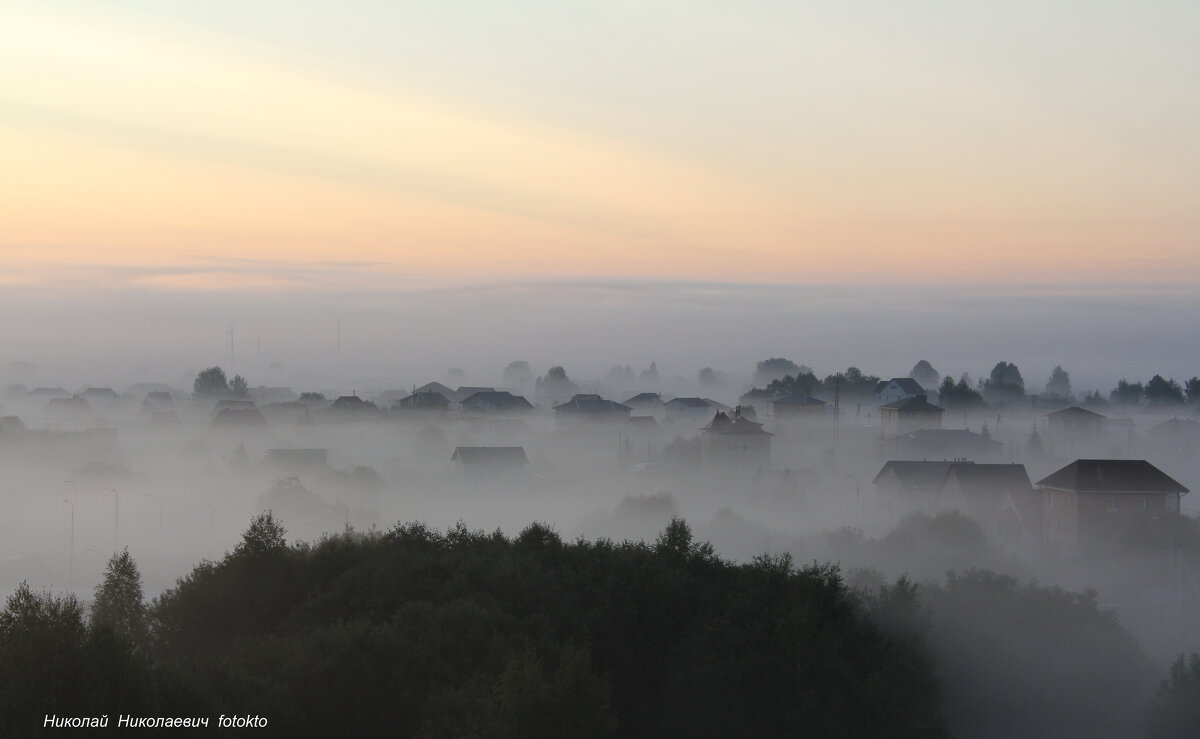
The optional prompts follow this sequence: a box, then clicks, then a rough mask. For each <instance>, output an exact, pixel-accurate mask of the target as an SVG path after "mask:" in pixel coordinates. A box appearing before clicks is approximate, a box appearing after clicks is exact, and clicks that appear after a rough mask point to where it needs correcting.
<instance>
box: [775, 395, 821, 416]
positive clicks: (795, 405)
mask: <svg viewBox="0 0 1200 739" xmlns="http://www.w3.org/2000/svg"><path fill="white" fill-rule="evenodd" d="M828 405H829V404H828V403H826V402H825V401H823V400H821V399H820V398H814V397H812V396H811V395H788V396H785V397H782V398H776V399H775V400H772V401H771V413H772V414H773V415H774V416H775V418H776V420H780V421H782V420H786V419H799V418H823V417H824V416H825V410H826V408H827V407H828Z"/></svg>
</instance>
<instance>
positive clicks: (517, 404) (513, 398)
mask: <svg viewBox="0 0 1200 739" xmlns="http://www.w3.org/2000/svg"><path fill="white" fill-rule="evenodd" d="M459 407H460V409H461V410H462V412H463V413H475V414H481V415H489V416H511V415H521V414H525V413H528V412H530V411H532V410H533V404H532V403H530V402H529V401H528V400H526V399H525V398H524V397H523V396H521V395H513V394H512V393H510V392H508V391H507V390H480V391H479V392H476V393H471V394H470V395H468V396H467V397H465V398H463V399H462V401H461V402H460V404H459Z"/></svg>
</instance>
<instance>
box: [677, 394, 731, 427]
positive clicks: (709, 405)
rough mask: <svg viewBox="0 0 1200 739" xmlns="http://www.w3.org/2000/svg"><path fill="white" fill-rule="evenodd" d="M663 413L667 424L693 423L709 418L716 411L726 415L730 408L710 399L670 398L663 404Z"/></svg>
mask: <svg viewBox="0 0 1200 739" xmlns="http://www.w3.org/2000/svg"><path fill="white" fill-rule="evenodd" d="M663 411H664V412H665V413H666V420H667V421H669V422H672V423H674V422H686V423H695V422H697V421H701V420H704V419H707V418H709V417H710V416H711V415H712V414H713V413H714V412H717V411H720V412H722V413H728V412H729V411H730V408H729V406H727V405H724V404H722V403H718V402H717V401H715V400H712V399H711V398H672V399H671V400H668V401H667V402H666V403H663Z"/></svg>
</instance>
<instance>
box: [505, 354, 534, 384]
mask: <svg viewBox="0 0 1200 739" xmlns="http://www.w3.org/2000/svg"><path fill="white" fill-rule="evenodd" d="M500 381H501V382H503V383H504V384H505V385H507V386H509V387H515V388H524V387H528V386H529V385H530V383H532V382H533V370H532V369H530V367H529V362H526V361H523V360H518V361H516V362H509V363H508V366H507V367H505V368H504V372H503V373H501V375H500Z"/></svg>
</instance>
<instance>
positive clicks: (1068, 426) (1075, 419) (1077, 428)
mask: <svg viewBox="0 0 1200 739" xmlns="http://www.w3.org/2000/svg"><path fill="white" fill-rule="evenodd" d="M1106 420H1107V418H1106V417H1105V416H1102V415H1100V414H1099V413H1095V412H1093V411H1089V410H1087V409H1086V408H1080V407H1079V406H1077V405H1073V406H1071V407H1069V408H1063V409H1062V410H1057V411H1054V412H1053V413H1047V414H1046V428H1047V430H1048V431H1049V432H1050V433H1052V434H1058V435H1061V436H1067V435H1072V434H1099V433H1100V432H1101V431H1102V430H1103V429H1104V422H1105V421H1106Z"/></svg>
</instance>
